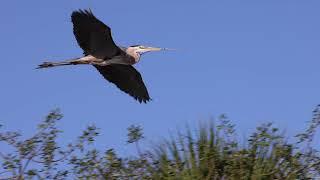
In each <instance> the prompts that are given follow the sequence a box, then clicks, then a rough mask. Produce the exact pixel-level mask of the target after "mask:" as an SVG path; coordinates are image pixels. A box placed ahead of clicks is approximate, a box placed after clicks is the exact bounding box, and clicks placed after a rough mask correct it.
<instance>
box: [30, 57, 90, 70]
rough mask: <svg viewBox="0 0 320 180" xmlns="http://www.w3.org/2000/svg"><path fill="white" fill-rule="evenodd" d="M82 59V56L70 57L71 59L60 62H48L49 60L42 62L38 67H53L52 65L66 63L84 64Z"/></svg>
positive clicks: (64, 64) (63, 64)
mask: <svg viewBox="0 0 320 180" xmlns="http://www.w3.org/2000/svg"><path fill="white" fill-rule="evenodd" d="M80 60H81V58H75V59H69V60H66V61H60V62H48V61H47V62H43V63H42V64H39V65H38V67H37V68H36V69H42V68H51V67H57V66H66V65H77V64H84V63H83V62H82V61H80Z"/></svg>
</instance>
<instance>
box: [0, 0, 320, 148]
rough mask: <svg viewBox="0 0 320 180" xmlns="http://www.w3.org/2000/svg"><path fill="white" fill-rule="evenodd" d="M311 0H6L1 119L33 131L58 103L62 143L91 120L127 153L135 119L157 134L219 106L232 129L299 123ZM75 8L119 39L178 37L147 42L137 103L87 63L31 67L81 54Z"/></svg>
mask: <svg viewBox="0 0 320 180" xmlns="http://www.w3.org/2000/svg"><path fill="white" fill-rule="evenodd" d="M319 6H320V1H316V0H310V1H293V0H290V1H289V0H287V1H278V0H268V1H255V0H251V1H249V0H248V1H240V0H238V1H211V0H203V1H170V0H161V1H148V0H140V1H97V0H96V1H86V2H84V1H81V2H80V1H64V0H56V1H40V0H37V1H4V2H2V4H1V11H0V22H1V26H0V27H1V28H0V49H1V66H0V83H1V86H0V89H1V90H0V124H4V125H5V129H7V130H21V131H22V132H24V133H25V134H26V135H31V134H32V133H33V132H34V131H35V127H36V124H38V123H39V122H40V121H41V119H42V117H44V116H45V115H46V114H47V112H48V111H49V110H51V109H54V108H56V107H59V108H61V110H62V112H63V113H64V115H65V118H64V119H63V121H61V122H60V123H59V127H61V128H62V129H63V130H64V131H65V132H64V136H63V138H61V142H62V143H68V142H70V141H71V140H72V139H74V138H75V137H76V136H77V135H79V134H80V130H82V129H84V128H85V127H86V126H87V125H90V124H95V125H96V126H98V127H99V128H101V134H102V135H101V136H100V137H99V138H98V141H97V143H96V146H97V147H98V148H100V147H101V148H102V147H107V148H111V147H112V148H116V149H117V150H118V151H119V152H121V153H124V154H127V153H131V150H130V147H128V146H126V143H125V142H126V128H127V127H128V126H129V125H131V124H138V125H141V126H143V127H144V132H145V135H146V136H147V137H148V139H149V140H151V139H152V140H154V141H156V140H157V139H159V140H160V139H161V138H163V137H166V136H167V135H168V134H169V132H170V131H171V132H172V131H174V130H176V129H177V128H179V127H184V125H185V124H186V123H189V124H190V125H191V126H196V125H197V124H198V122H199V121H206V120H208V119H209V118H210V117H217V116H218V115H220V114H222V113H226V114H227V115H228V117H230V119H231V120H232V121H233V122H234V123H235V124H236V127H237V129H238V134H239V136H244V135H248V134H249V133H250V132H252V131H253V130H254V128H255V127H256V126H257V125H259V124H261V123H262V122H270V121H271V122H274V123H276V125H277V126H278V127H280V128H283V129H286V131H287V132H288V133H289V134H295V133H297V132H299V131H301V130H303V129H304V127H306V126H305V123H306V121H308V120H310V118H311V111H312V110H313V108H314V107H315V106H316V105H317V104H318V103H320V99H319V92H320V83H319V77H320V70H319V67H320V51H319V49H320V33H319V32H320V23H319V19H320V11H319ZM79 8H91V9H92V11H93V12H94V14H95V15H96V16H97V17H98V18H99V19H101V20H102V21H103V22H105V23H106V24H108V25H109V26H110V27H111V28H112V30H113V37H114V40H115V41H116V42H117V43H118V44H119V45H125V46H127V45H130V44H144V45H153V46H159V47H169V48H176V49H178V51H172V52H157V53H150V54H146V55H144V56H143V58H142V60H141V61H140V63H139V64H138V65H136V68H137V69H138V70H139V71H140V72H141V74H142V76H143V79H144V81H145V83H146V85H147V87H148V89H149V93H150V95H151V97H152V98H153V101H152V102H151V103H149V104H139V103H137V102H136V101H134V100H133V98H131V97H129V96H128V95H126V94H124V93H122V92H121V91H120V90H118V89H117V88H116V87H115V86H114V85H112V84H110V83H108V82H106V81H105V80H103V78H102V77H101V76H100V75H99V74H98V72H96V70H95V69H94V68H92V67H90V66H79V67H62V68H55V69H47V70H35V69H34V68H35V67H36V66H37V64H40V63H41V62H42V61H44V60H48V59H49V60H63V59H68V58H73V57H79V56H81V54H82V50H81V49H80V48H79V47H78V46H77V43H76V41H75V38H74V36H73V33H72V24H71V21H70V14H71V12H72V11H73V10H76V9H79ZM146 142H148V140H147V141H146ZM317 143H319V141H318V142H317Z"/></svg>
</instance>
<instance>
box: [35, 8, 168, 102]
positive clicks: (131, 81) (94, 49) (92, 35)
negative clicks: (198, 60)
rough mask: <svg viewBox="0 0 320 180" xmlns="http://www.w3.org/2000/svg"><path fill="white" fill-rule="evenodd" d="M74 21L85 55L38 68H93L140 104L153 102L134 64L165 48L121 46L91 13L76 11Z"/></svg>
mask: <svg viewBox="0 0 320 180" xmlns="http://www.w3.org/2000/svg"><path fill="white" fill-rule="evenodd" d="M71 19H72V23H73V32H74V35H75V37H76V40H77V42H78V44H79V46H80V47H81V48H82V49H83V51H84V53H83V54H84V56H83V57H81V58H75V59H71V60H67V61H60V62H44V63H42V64H40V65H39V67H38V68H48V67H56V66H65V65H79V64H89V65H93V66H94V67H95V68H96V69H97V70H98V71H99V72H100V73H101V74H102V75H103V77H104V78H105V79H106V80H108V81H110V82H112V83H114V84H115V85H116V86H117V87H118V88H119V89H121V90H122V91H124V92H126V93H128V94H129V95H131V96H132V97H134V98H135V99H136V100H138V101H139V102H145V103H146V102H147V101H149V100H150V97H149V94H148V91H147V88H146V87H145V85H144V83H143V80H142V78H141V75H140V73H139V72H138V71H137V70H136V69H135V68H134V67H133V66H132V65H134V64H136V63H138V62H139V60H140V57H141V54H143V53H146V52H150V51H160V50H165V49H164V48H153V47H145V46H141V45H135V46H130V47H127V48H125V47H118V46H117V45H116V44H115V43H114V41H113V39H112V37H111V30H110V28H109V27H108V26H107V25H105V24H104V23H102V22H101V21H100V20H98V19H97V18H96V17H95V16H94V15H93V14H92V12H91V11H90V10H89V11H88V10H84V11H82V10H79V11H74V12H73V13H72V15H71Z"/></svg>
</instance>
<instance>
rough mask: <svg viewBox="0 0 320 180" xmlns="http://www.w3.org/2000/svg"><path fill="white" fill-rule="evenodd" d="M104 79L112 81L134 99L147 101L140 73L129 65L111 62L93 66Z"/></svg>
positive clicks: (146, 91) (146, 93)
mask: <svg viewBox="0 0 320 180" xmlns="http://www.w3.org/2000/svg"><path fill="white" fill-rule="evenodd" d="M95 68H97V70H98V71H99V72H100V73H101V74H102V75H103V77H104V78H105V79H107V80H108V81H110V82H112V83H114V84H115V85H116V86H117V87H118V88H119V89H121V90H122V91H124V92H126V93H127V94H129V95H130V96H132V97H134V98H135V99H136V100H138V101H139V102H140V103H141V102H144V103H146V102H148V101H149V100H150V97H149V94H148V90H147V88H146V86H145V85H144V83H143V80H142V78H141V75H140V73H139V72H138V71H137V70H136V69H135V68H134V67H133V66H130V65H123V64H112V65H108V66H97V65H96V66H95Z"/></svg>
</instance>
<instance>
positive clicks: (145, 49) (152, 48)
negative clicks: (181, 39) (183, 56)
mask: <svg viewBox="0 0 320 180" xmlns="http://www.w3.org/2000/svg"><path fill="white" fill-rule="evenodd" d="M168 50H174V49H169V48H158V47H145V48H143V50H142V51H143V52H151V51H168Z"/></svg>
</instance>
